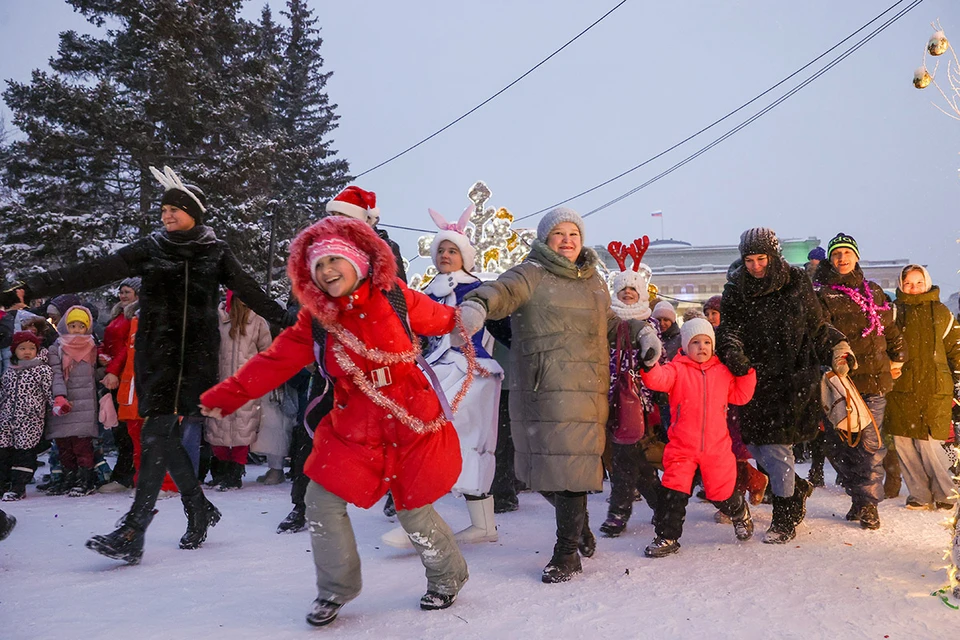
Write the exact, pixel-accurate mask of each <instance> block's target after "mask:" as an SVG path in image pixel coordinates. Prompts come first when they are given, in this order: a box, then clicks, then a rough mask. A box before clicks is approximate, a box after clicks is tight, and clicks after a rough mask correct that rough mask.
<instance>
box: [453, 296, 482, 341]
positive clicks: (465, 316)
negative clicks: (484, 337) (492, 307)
mask: <svg viewBox="0 0 960 640" xmlns="http://www.w3.org/2000/svg"><path fill="white" fill-rule="evenodd" d="M459 308H460V321H461V322H463V328H464V329H466V331H467V335H468V336H472V335H473V334H475V333H476V332H477V331H480V329H482V328H483V323H484V322H486V321H487V310H486V309H485V308H484V307H483V305H482V304H480V303H479V302H476V301H474V300H466V301H464V302H461V303H460V307H459Z"/></svg>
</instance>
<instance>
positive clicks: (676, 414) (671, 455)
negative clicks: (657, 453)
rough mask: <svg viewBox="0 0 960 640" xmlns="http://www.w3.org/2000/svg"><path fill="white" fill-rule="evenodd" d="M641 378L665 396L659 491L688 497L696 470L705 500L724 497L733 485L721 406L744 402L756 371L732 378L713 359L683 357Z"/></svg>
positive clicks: (734, 469) (724, 409) (732, 461)
mask: <svg viewBox="0 0 960 640" xmlns="http://www.w3.org/2000/svg"><path fill="white" fill-rule="evenodd" d="M711 333H712V332H711ZM703 358H706V355H705V354H704V356H703ZM641 376H642V377H643V382H644V383H645V384H646V385H647V386H648V387H649V388H650V389H653V390H654V391H665V392H667V393H668V394H669V395H670V415H671V416H672V421H671V425H670V428H669V430H668V431H667V435H668V437H669V442H668V443H667V446H666V448H665V449H664V451H663V478H662V479H661V482H662V484H663V486H664V487H667V488H669V489H673V490H675V491H680V492H682V493H685V494H687V495H689V494H690V488H691V485H692V483H693V476H694V473H695V472H696V470H697V467H698V466H699V467H700V473H701V475H702V476H703V488H704V490H705V492H706V494H707V499H708V500H712V501H723V500H726V499H727V498H729V497H730V496H731V495H733V490H734V485H735V484H736V480H737V461H736V457H735V456H734V455H733V451H732V449H731V441H730V432H729V430H728V429H727V405H728V404H737V405H742V404H746V403H747V402H749V401H750V399H751V398H752V397H753V391H754V389H755V388H756V386H757V374H756V371H755V370H753V369H750V371H749V372H748V373H747V375H745V376H741V377H734V375H733V374H732V373H730V370H729V369H727V367H726V366H724V365H723V364H722V363H721V362H720V360H719V358H717V356H716V355H713V354H711V355H709V358H706V359H705V361H704V362H702V363H701V362H696V361H695V360H694V359H692V358H691V357H690V356H688V355H686V353H683V354H679V355H677V357H675V358H674V359H673V360H672V361H671V362H669V363H668V364H666V365H664V366H660V365H656V366H654V367H653V369H651V370H650V371H646V372H642V373H641Z"/></svg>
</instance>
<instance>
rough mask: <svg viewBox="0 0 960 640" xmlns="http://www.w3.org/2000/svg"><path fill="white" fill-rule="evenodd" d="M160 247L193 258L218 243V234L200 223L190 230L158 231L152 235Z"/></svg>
mask: <svg viewBox="0 0 960 640" xmlns="http://www.w3.org/2000/svg"><path fill="white" fill-rule="evenodd" d="M150 237H151V238H153V240H154V242H156V243H157V244H158V245H160V248H161V249H163V250H164V251H166V252H167V253H171V254H174V255H177V256H180V257H182V258H187V259H189V258H192V257H193V256H194V255H196V254H197V253H198V252H204V251H206V250H207V248H208V247H209V245H212V244H214V243H216V241H217V234H215V233H214V232H213V229H211V228H210V227H208V226H205V225H202V224H198V225H195V226H194V227H193V228H192V229H189V230H188V231H167V230H166V229H164V230H163V231H158V232H156V233H154V234H152V235H151V236H150Z"/></svg>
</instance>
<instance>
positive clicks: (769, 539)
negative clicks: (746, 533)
mask: <svg viewBox="0 0 960 640" xmlns="http://www.w3.org/2000/svg"><path fill="white" fill-rule="evenodd" d="M796 504H797V502H796V501H795V500H794V499H793V496H791V497H789V498H781V497H780V496H773V519H772V520H771V521H770V528H769V529H767V534H766V535H765V536H764V538H763V541H764V542H765V543H766V544H786V543H787V542H790V541H791V540H793V539H794V538H795V537H796V536H797V529H796V524H795V522H796V515H797V513H796V508H795V505H796Z"/></svg>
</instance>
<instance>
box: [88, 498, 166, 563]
mask: <svg viewBox="0 0 960 640" xmlns="http://www.w3.org/2000/svg"><path fill="white" fill-rule="evenodd" d="M155 513H156V510H151V511H150V512H149V513H145V514H135V513H134V512H132V511H131V512H129V513H127V515H125V516H123V518H121V519H120V522H118V523H117V529H115V530H114V531H112V532H111V533H108V534H107V535H105V536H93V537H92V538H90V539H89V540H87V544H86V547H87V549H90V550H92V551H96V552H97V553H99V554H100V555H104V556H107V557H108V558H113V559H115V560H123V561H124V562H126V563H127V564H138V563H139V562H140V558H142V557H143V539H144V534H145V533H146V531H147V526H148V525H149V524H150V521H151V520H153V516H154V514H155Z"/></svg>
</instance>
